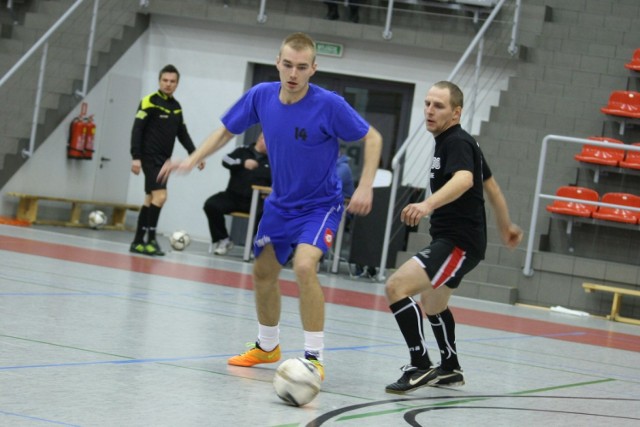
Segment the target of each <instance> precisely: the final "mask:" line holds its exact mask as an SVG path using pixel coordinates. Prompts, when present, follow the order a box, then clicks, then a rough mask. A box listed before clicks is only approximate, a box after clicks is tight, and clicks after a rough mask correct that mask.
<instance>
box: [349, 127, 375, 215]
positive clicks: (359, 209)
mask: <svg viewBox="0 0 640 427" xmlns="http://www.w3.org/2000/svg"><path fill="white" fill-rule="evenodd" d="M363 140H364V164H363V166H362V174H361V175H360V182H359V183H358V188H356V190H355V191H354V192H353V195H352V196H351V201H350V202H349V206H347V211H348V212H350V213H352V214H355V215H367V214H368V213H369V212H371V206H372V205H373V179H374V178H375V176H376V170H377V169H378V165H379V164H380V154H381V153H382V135H380V132H378V130H377V129H376V128H374V127H373V126H370V127H369V131H368V132H367V134H366V135H365V136H364V138H363Z"/></svg>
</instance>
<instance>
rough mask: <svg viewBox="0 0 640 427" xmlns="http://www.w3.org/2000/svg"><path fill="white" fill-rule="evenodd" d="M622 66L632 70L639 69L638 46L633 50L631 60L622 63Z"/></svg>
mask: <svg viewBox="0 0 640 427" xmlns="http://www.w3.org/2000/svg"><path fill="white" fill-rule="evenodd" d="M624 66H625V67H626V68H628V69H629V70H632V71H640V48H638V49H636V50H635V51H634V52H633V56H632V57H631V61H629V62H627V63H626V64H624Z"/></svg>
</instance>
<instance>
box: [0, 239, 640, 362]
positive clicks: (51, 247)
mask: <svg viewBox="0 0 640 427" xmlns="http://www.w3.org/2000/svg"><path fill="white" fill-rule="evenodd" d="M0 250H5V251H11V252H18V253H23V254H28V255H36V256H42V257H47V258H53V259H59V260H63V261H71V262H78V263H81V264H90V265H95V266H101V267H109V268H115V269H120V270H128V271H134V272H137V273H145V274H153V275H159V276H166V277H173V278H176V279H185V280H190V281H194V282H201V283H208V284H214V285H222V286H228V287H233V288H238V289H253V284H252V281H251V276H250V275H248V274H244V273H236V272H231V271H225V270H218V269H214V268H208V267H198V266H192V265H186V264H180V263H176V262H172V261H168V260H165V259H160V258H153V257H142V256H137V255H130V254H118V253H114V252H106V251H101V250H97V249H87V248H80V247H77V246H70V245H61V244H57V243H47V242H41V241H36V240H30V239H23V238H17V237H8V236H2V237H0ZM280 284H281V290H282V295H285V296H297V295H298V289H297V285H296V284H295V282H292V281H289V280H280ZM324 294H325V300H326V302H328V303H332V304H339V305H345V306H349V307H357V308H363V309H368V310H377V311H389V307H388V305H387V302H386V299H385V298H384V297H383V296H380V295H372V294H369V293H365V292H358V291H349V290H345V289H337V288H326V287H325V288H324ZM452 311H453V312H454V313H455V317H456V322H457V323H459V324H464V325H470V326H477V327H480V328H487V329H494V330H500V331H507V332H513V333H519V334H525V335H530V336H544V337H546V338H553V339H559V340H562V341H571V342H576V343H581V344H590V345H596V346H601V347H610V348H616V349H620V350H629V351H636V352H640V337H638V336H635V335H630V334H624V333H619V332H612V331H605V330H598V329H591V328H583V327H579V326H571V325H564V324H561V323H553V322H547V321H542V320H533V319H526V318H521V317H515V316H509V315H504V314H497V313H491V312H487V311H480V310H472V309H467V308H460V307H452Z"/></svg>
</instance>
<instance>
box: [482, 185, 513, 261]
mask: <svg viewBox="0 0 640 427" xmlns="http://www.w3.org/2000/svg"><path fill="white" fill-rule="evenodd" d="M484 192H485V193H486V195H487V199H488V200H489V203H491V206H492V207H493V211H494V212H495V215H496V223H497V225H498V230H499V231H500V238H501V239H502V243H503V244H504V245H505V246H507V247H509V248H511V249H513V248H515V247H516V246H518V245H519V244H520V241H522V235H523V233H522V229H521V228H520V227H518V226H517V225H516V224H514V223H513V222H511V218H510V217H509V207H508V206H507V201H506V199H505V198H504V195H503V194H502V190H501V189H500V186H499V185H498V181H496V180H495V178H494V177H491V178H489V179H486V180H485V181H484Z"/></svg>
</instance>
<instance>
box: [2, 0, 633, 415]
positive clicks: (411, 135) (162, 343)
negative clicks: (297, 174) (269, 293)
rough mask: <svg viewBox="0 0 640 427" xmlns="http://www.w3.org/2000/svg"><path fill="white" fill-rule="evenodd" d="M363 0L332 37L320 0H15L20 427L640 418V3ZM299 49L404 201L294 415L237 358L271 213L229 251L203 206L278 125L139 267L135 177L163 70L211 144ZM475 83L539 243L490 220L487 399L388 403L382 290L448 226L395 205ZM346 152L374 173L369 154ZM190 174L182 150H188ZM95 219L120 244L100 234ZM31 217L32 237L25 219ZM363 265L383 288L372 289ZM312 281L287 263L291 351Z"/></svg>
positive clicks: (477, 328) (483, 141) (9, 126)
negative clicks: (245, 99)
mask: <svg viewBox="0 0 640 427" xmlns="http://www.w3.org/2000/svg"><path fill="white" fill-rule="evenodd" d="M3 3H4V2H3ZM339 3H340V4H339V7H340V9H339V10H340V11H341V18H340V19H338V20H331V21H330V20H327V19H325V15H326V5H325V4H324V2H323V1H320V0H272V1H269V2H266V1H249V0H224V1H223V0H183V1H180V2H176V1H171V0H143V1H137V0H135V1H133V0H102V1H99V2H95V1H93V0H84V1H78V0H76V1H73V0H22V1H21V0H14V1H10V2H8V3H7V4H6V6H7V7H3V8H2V11H1V14H0V17H1V19H2V20H1V24H2V27H1V32H0V36H1V38H0V79H2V80H0V82H1V83H0V93H1V94H2V95H1V96H2V99H3V100H5V102H3V106H2V107H1V108H2V110H3V111H2V114H0V135H1V136H0V137H1V138H2V139H1V140H0V253H1V255H0V259H1V261H0V265H2V269H1V272H0V313H2V314H1V315H0V316H1V317H0V361H1V363H0V365H1V366H0V374H1V375H2V377H1V378H3V383H4V384H5V385H6V387H5V386H3V387H2V389H3V391H4V390H13V392H12V393H8V392H3V393H1V395H0V425H12V426H13V425H29V426H31V425H47V424H57V425H83V426H89V425H105V426H107V425H114V424H119V425H240V424H246V423H252V424H256V425H264V426H271V427H275V426H293V425H310V426H315V425H321V424H334V423H335V425H349V423H353V425H355V423H357V424H358V425H362V423H365V424H367V425H380V426H382V425H385V426H386V425H405V424H406V425H428V424H430V423H431V424H433V423H434V422H435V423H438V422H441V423H445V422H448V423H449V424H451V425H496V424H497V425H505V426H506V425H515V424H522V423H523V422H522V418H521V417H522V416H525V417H528V418H527V420H529V422H528V423H527V424H528V425H543V424H548V425H559V424H566V425H587V424H588V425H605V424H606V425H632V424H633V425H635V424H636V423H637V422H638V419H640V409H638V407H639V406H640V405H638V399H640V374H639V370H638V366H640V363H638V362H640V356H639V351H640V330H639V329H638V327H639V326H640V299H639V298H638V297H639V296H640V287H639V284H640V243H639V241H640V240H639V239H638V238H639V237H640V223H639V219H638V218H639V217H640V202H638V200H640V199H639V198H640V190H638V189H639V188H640V185H639V184H640V166H638V164H637V163H636V162H638V160H637V159H638V158H639V157H640V148H634V147H636V145H634V144H635V143H640V127H639V126H638V125H639V124H640V105H638V104H634V102H636V103H637V102H638V100H640V94H638V95H637V96H636V95H635V94H636V93H638V92H640V71H638V70H640V51H639V50H638V49H639V48H640V28H639V27H638V25H637V22H638V21H639V20H640V2H638V1H637V0H571V1H565V0H523V1H522V2H520V1H516V0H504V1H502V0H500V1H493V0H488V1H483V0H477V1H476V0H468V1H466V2H465V1H462V0H461V1H457V0H449V1H440V0H424V1H419V0H408V1H395V2H393V3H394V4H393V7H392V8H389V4H390V3H392V2H387V1H382V0H368V1H365V2H363V3H362V4H361V6H360V12H359V15H360V19H359V22H358V23H354V22H351V21H350V20H348V19H347V16H348V13H347V9H346V7H345V6H344V5H343V4H342V3H343V2H339ZM496 5H499V6H500V10H499V11H498V12H497V14H495V16H494V17H493V22H492V23H491V25H490V26H489V27H488V28H487V29H486V32H484V33H483V34H484V37H483V38H482V40H481V41H479V40H476V35H477V34H478V33H479V32H480V31H483V28H484V27H483V24H484V23H485V22H486V21H488V20H489V17H490V15H491V14H492V12H493V10H494V9H493V7H495V6H496ZM3 6H5V5H4V4H3ZM9 6H11V8H9ZM94 11H95V12H96V13H97V19H96V26H95V29H96V30H95V32H94V33H93V34H92V33H91V31H90V28H91V22H92V14H93V13H94ZM61 18H64V19H63V21H62V23H60V24H59V25H58V24H56V23H57V22H59V20H60V19H61ZM516 18H517V19H516ZM514 20H515V21H516V22H517V25H515V28H516V30H514ZM53 27H55V28H53ZM294 31H303V32H307V33H309V34H310V35H311V36H312V37H314V38H315V39H316V40H317V41H319V42H323V43H324V45H325V47H328V48H329V49H334V50H333V51H331V50H327V51H323V52H322V53H320V54H319V55H318V58H317V61H318V73H317V76H314V78H315V77H317V81H318V84H322V85H326V86H328V87H330V88H332V89H333V90H336V91H337V92H339V93H341V94H342V95H343V96H345V97H346V98H347V99H349V100H352V101H353V102H354V103H355V104H356V106H357V108H359V109H360V110H359V111H362V112H363V114H364V115H365V118H367V119H368V120H370V121H371V123H372V124H374V125H376V126H377V127H380V128H381V129H383V130H384V132H383V134H384V136H385V151H384V153H383V160H382V163H381V170H384V171H387V172H386V173H387V174H388V175H390V176H392V177H394V178H396V179H398V186H397V194H396V193H394V189H393V184H388V185H387V184H385V185H386V186H385V187H383V188H380V189H377V192H376V195H377V196H379V197H378V198H377V200H378V202H377V204H376V205H375V212H374V214H372V215H371V217H370V218H368V219H367V218H363V219H358V220H355V221H354V222H352V223H351V224H350V227H349V229H348V230H347V232H346V233H345V236H344V242H343V245H342V250H341V251H340V252H339V253H330V254H328V255H327V258H326V259H325V260H324V261H323V263H322V265H321V266H320V277H321V282H322V284H323V286H325V294H326V297H327V303H328V304H327V306H328V309H327V312H328V316H327V330H326V333H327V346H328V351H327V374H328V375H327V380H326V381H325V383H323V391H322V392H321V393H320V395H319V397H318V398H317V399H316V400H314V401H313V402H312V403H311V404H310V405H308V406H307V407H304V408H292V407H289V406H286V405H284V404H282V403H280V402H279V401H278V400H277V398H275V395H274V394H273V391H272V388H271V385H270V382H271V378H272V376H273V368H272V367H271V366H267V367H264V368H258V369H254V370H251V369H249V370H246V369H244V370H242V369H240V370H234V369H231V368H229V367H227V365H226V363H225V360H226V358H227V357H229V356H230V355H233V354H236V353H238V352H240V351H242V346H243V344H244V342H246V341H251V340H252V339H253V337H254V336H255V332H256V329H257V328H256V327H255V323H256V322H255V313H254V309H253V296H252V292H251V286H252V285H251V265H252V261H251V259H249V260H247V261H245V260H244V247H243V246H244V241H245V234H246V222H247V219H246V218H235V217H229V218H228V220H229V227H230V229H231V230H232V236H233V238H234V240H235V242H236V247H235V248H234V250H233V251H232V252H230V253H229V254H228V255H226V256H214V255H212V254H211V253H210V246H209V241H208V230H207V225H206V218H205V216H204V212H203V211H202V204H203V202H204V200H205V199H206V198H207V197H209V196H210V195H211V194H213V193H215V192H217V191H221V190H222V189H224V187H225V186H226V182H227V180H228V172H227V170H226V169H224V168H222V167H221V160H222V156H223V155H224V153H225V152H226V151H231V149H232V145H238V144H243V143H249V142H251V141H252V139H253V138H255V131H254V132H253V133H250V132H247V134H246V135H240V136H238V137H237V138H236V139H234V140H232V141H231V143H230V145H229V146H228V147H225V149H223V150H221V152H219V153H216V154H215V155H214V156H212V157H210V158H209V159H208V160H207V166H206V167H205V169H204V170H203V171H194V172H193V173H191V174H190V175H188V176H179V177H173V178H172V180H171V181H170V183H169V199H168V202H167V204H166V205H165V207H164V208H163V211H162V215H161V218H160V223H159V232H160V234H161V242H160V243H161V244H162V245H163V247H165V248H166V249H167V250H168V253H167V255H166V256H165V257H153V258H152V257H144V256H140V255H133V254H129V252H128V245H129V243H130V241H131V238H132V236H133V233H132V231H131V230H132V228H133V227H134V226H135V221H136V217H137V211H136V210H135V207H136V206H139V205H140V204H141V202H142V197H143V191H142V188H143V181H142V178H141V177H135V176H133V175H132V174H131V173H130V171H129V168H130V162H131V159H130V155H129V143H130V131H131V125H132V122H133V116H134V114H135V109H136V106H137V103H138V102H139V100H140V98H141V97H142V96H144V95H145V94H148V93H151V92H153V91H155V90H157V72H158V70H159V69H160V68H162V66H164V65H165V64H167V63H173V64H174V65H176V66H177V67H178V69H179V70H180V72H181V79H180V85H179V87H178V90H177V92H176V98H177V99H178V100H179V101H180V102H181V104H182V106H183V109H184V114H185V118H186V122H187V126H188V128H189V131H190V133H191V136H192V138H193V139H194V142H195V143H196V145H197V144H198V143H199V141H202V140H203V139H204V138H205V137H206V135H208V133H209V132H211V131H212V130H214V129H215V128H216V127H218V125H219V124H220V122H219V118H220V116H221V115H222V114H223V113H224V112H225V110H226V108H227V107H228V106H229V105H230V104H231V103H232V102H233V101H235V100H236V99H237V98H238V97H239V96H240V95H241V94H242V93H243V92H244V91H245V90H247V89H248V88H249V87H251V86H252V85H253V84H255V83H256V82H257V81H260V80H261V79H270V78H273V76H272V74H273V69H275V67H274V64H275V58H276V55H277V50H278V47H279V44H280V42H281V40H282V39H283V38H284V36H286V35H287V34H289V33H291V32H294ZM43 39H46V43H45V42H43ZM474 41H475V45H474V48H473V49H471V51H470V52H467V50H468V48H469V46H470V44H472V43H474ZM36 45H37V48H36V49H34V48H33V47H34V46H36ZM88 45H92V49H93V50H92V51H91V52H90V54H89V55H88V54H87V46H88ZM336 49H337V51H339V55H338V54H336ZM479 51H482V54H481V55H479V54H478V52H479ZM25 54H28V58H27V59H24V60H23V58H25V57H23V55H25ZM465 54H468V56H467V58H466V59H465V60H464V61H463V62H462V63H461V62H460V59H461V58H462V57H464V56H465ZM88 58H90V59H89V60H87V59H88ZM87 62H88V63H89V64H90V66H89V67H86V66H85V65H86V64H87ZM455 69H457V72H456V73H455V74H453V75H454V78H453V79H452V80H453V81H454V82H456V83H458V84H459V85H460V86H461V87H462V88H463V90H464V92H465V96H466V103H465V115H466V117H465V116H464V115H463V126H464V127H465V128H467V129H468V130H470V131H471V133H472V134H473V135H474V137H475V138H476V140H477V141H478V143H479V144H480V146H481V148H482V150H483V153H484V154H485V156H486V157H487V159H488V161H489V162H490V165H491V168H492V171H493V172H494V175H495V176H496V178H497V180H498V182H499V183H500V186H501V188H502V190H503V192H504V194H505V197H506V199H507V202H508V204H509V208H510V214H511V217H512V219H513V221H514V222H516V223H517V224H519V225H520V226H521V227H522V229H523V230H524V232H525V238H524V240H523V242H522V243H521V245H520V247H519V248H517V249H516V250H513V251H510V250H508V249H506V248H505V247H503V246H502V245H501V244H500V240H499V236H498V235H497V233H496V228H495V225H494V221H495V219H494V217H493V216H492V214H491V211H490V209H488V210H487V213H488V238H489V246H488V249H487V256H486V259H485V260H484V261H483V262H482V263H481V264H480V265H479V266H478V267H477V268H476V269H475V270H474V271H473V272H472V273H470V274H469V275H468V276H467V277H466V278H465V280H464V281H463V283H462V285H461V286H460V288H459V289H458V291H456V294H455V297H454V299H453V300H452V311H453V312H454V314H455V316H456V319H457V321H458V347H459V350H460V352H461V362H462V364H463V368H464V369H465V374H466V375H467V377H468V381H467V385H466V386H464V387H462V388H459V389H458V388H456V389H444V388H433V389H428V390H424V389H420V390H418V391H416V392H414V393H412V394H410V395H407V396H403V397H400V398H398V397H397V396H391V395H385V393H384V385H386V384H387V383H389V382H392V381H394V380H395V379H396V377H397V376H398V375H399V371H398V370H397V368H398V367H400V366H401V365H402V364H403V363H406V360H405V359H406V348H405V345H404V342H403V340H402V337H401V336H400V334H399V331H398V330H397V326H396V325H395V323H394V320H393V317H392V316H391V314H390V313H389V311H388V307H387V306H386V303H385V301H384V278H385V277H388V275H389V274H390V273H391V272H392V271H393V269H394V268H396V267H397V266H398V265H400V264H401V263H402V262H404V261H406V260H407V259H409V258H410V257H411V256H412V255H413V253H415V252H416V251H418V250H419V249H421V248H422V247H424V246H425V245H426V244H427V243H428V242H429V236H428V224H426V223H423V224H421V225H420V226H419V227H417V228H416V229H407V228H406V227H402V226H400V225H399V223H398V221H397V212H398V210H399V209H401V207H402V204H403V203H406V202H407V201H409V200H415V199H416V198H420V197H424V193H423V192H421V189H423V188H424V187H425V186H426V183H427V170H428V168H427V167H426V165H428V164H430V163H429V162H430V157H429V153H430V150H431V148H432V144H433V141H432V139H430V138H429V135H428V134H427V132H426V130H425V129H424V123H423V119H424V116H423V111H422V105H423V100H424V95H425V93H426V91H427V90H428V88H429V87H430V85H431V84H433V83H435V82H436V81H439V80H445V79H447V78H449V77H450V76H451V75H452V71H454V70H455ZM41 72H42V73H41ZM3 76H4V77H3ZM314 78H312V82H314ZM39 92H40V94H41V97H38V93H39ZM83 103H85V104H86V107H85V108H87V110H88V112H87V114H90V115H92V116H93V120H94V122H95V123H96V126H97V131H96V137H95V151H94V152H93V155H92V158H90V159H89V158H87V159H83V160H79V159H70V158H68V150H67V144H68V135H69V126H70V123H71V121H72V120H73V119H74V118H75V117H77V116H78V115H79V113H80V110H81V108H82V104H83ZM36 105H37V107H36ZM616 109H617V110H616ZM34 122H36V123H37V126H33V123H34ZM550 136H551V137H550ZM585 140H589V141H592V142H593V143H594V144H591V145H590V144H588V143H586V142H585ZM603 141H604V142H603ZM613 144H616V145H613ZM608 145H613V146H611V147H610V146H608ZM345 146H346V148H347V150H348V151H347V152H348V153H349V154H350V155H351V156H352V164H353V166H354V173H355V175H356V178H357V173H358V164H359V161H361V155H362V153H361V150H360V149H359V146H358V144H357V143H355V144H346V145H345ZM543 147H544V148H545V149H544V150H542V148H543ZM638 147H640V146H638ZM349 150H350V151H349ZM403 150H404V151H403ZM403 152H404V153H405V155H404V156H400V155H399V154H398V153H403ZM185 155H186V153H185V152H184V150H183V149H182V147H181V146H180V145H179V144H176V148H175V150H174V157H175V158H180V157H184V156H185ZM396 160H397V161H398V162H399V163H400V165H401V166H400V167H398V165H397V163H396ZM541 171H542V173H540V172H541ZM594 194H595V195H594ZM25 195H30V196H32V197H31V199H29V198H26V197H23V196H25ZM392 195H393V196H392ZM612 195H615V196H612ZM605 196H606V197H605ZM558 197H559V198H558ZM584 197H587V199H586V200H582V201H576V200H574V199H576V198H580V199H582V198H584ZM34 199H36V200H37V203H36V204H35V205H34V204H33V203H32V202H29V203H31V204H28V205H27V204H23V203H27V202H28V201H29V200H32V201H33V200H34ZM392 199H394V200H395V202H394V203H392V202H391V200H392ZM585 202H586V203H585ZM621 204H628V206H626V205H625V206H621ZM625 207H626V208H627V209H625ZM34 209H37V212H36V213H37V215H36V213H34ZM95 209H101V210H104V212H105V213H106V214H107V216H108V218H109V219H110V221H112V223H111V224H110V226H108V227H106V228H104V229H100V230H94V229H91V228H89V227H87V216H88V214H89V212H90V211H92V210H95ZM25 212H26V213H30V214H31V220H29V221H28V220H25V219H24V218H22V219H21V218H19V214H20V213H23V214H24V213H25ZM389 214H391V215H389ZM34 215H35V216H34ZM389 216H391V221H388V218H389ZM634 218H635V220H634ZM114 221H117V224H114V223H113V222H114ZM176 230H186V231H187V232H188V233H189V234H190V236H191V238H192V243H191V245H190V246H189V247H187V248H186V249H185V250H183V251H175V250H173V251H172V250H171V249H170V245H169V235H170V234H171V233H172V232H173V231H176ZM387 232H388V234H389V239H386V237H385V236H386V233H387ZM363 235H365V236H364V237H362V236H363ZM371 248H373V249H374V250H373V251H369V252H371V253H369V252H367V251H368V250H369V249H371ZM383 248H386V249H388V251H387V254H386V259H384V260H382V259H381V253H383V252H385V251H384V250H383ZM334 260H337V262H336V265H337V272H334V271H333V270H332V268H333V261H334ZM362 265H367V266H368V267H372V268H374V269H375V271H374V272H373V273H372V274H369V275H364V276H362V277H361V276H360V275H359V271H360V270H359V269H358V268H359V267H362ZM293 280H294V278H293V275H292V273H291V271H290V270H289V269H287V268H285V270H284V272H283V276H282V288H283V295H285V297H284V301H283V328H282V330H283V332H282V333H283V342H284V343H286V344H287V346H288V347H287V348H285V349H284V350H285V354H287V355H290V356H291V357H294V356H296V355H298V353H299V352H300V348H299V347H300V345H301V336H300V328H299V319H298V314H297V302H296V299H295V295H296V291H295V285H294V283H293ZM429 333H430V331H429ZM430 343H431V346H430V348H431V351H434V346H435V341H433V340H432V341H430ZM434 354H435V353H434ZM621 390H624V393H621ZM249 401H250V402H249Z"/></svg>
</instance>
